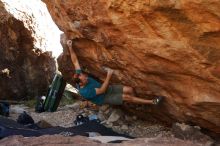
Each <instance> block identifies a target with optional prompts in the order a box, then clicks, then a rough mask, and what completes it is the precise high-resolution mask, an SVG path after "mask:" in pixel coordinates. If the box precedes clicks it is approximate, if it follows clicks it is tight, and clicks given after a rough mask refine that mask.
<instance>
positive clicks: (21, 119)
mask: <svg viewBox="0 0 220 146" xmlns="http://www.w3.org/2000/svg"><path fill="white" fill-rule="evenodd" d="M17 123H19V124H22V125H28V124H34V120H33V119H32V117H31V116H30V115H28V114H27V113H26V112H25V111H24V112H23V113H22V114H20V115H19V116H18V119H17Z"/></svg>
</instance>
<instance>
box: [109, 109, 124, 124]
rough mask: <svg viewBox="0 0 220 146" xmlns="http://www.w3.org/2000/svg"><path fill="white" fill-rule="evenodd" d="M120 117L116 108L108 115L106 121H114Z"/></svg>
mask: <svg viewBox="0 0 220 146" xmlns="http://www.w3.org/2000/svg"><path fill="white" fill-rule="evenodd" d="M120 117H121V113H120V112H119V111H118V110H114V111H113V112H112V114H111V115H110V117H109V118H108V122H116V121H118V120H119V118H120Z"/></svg>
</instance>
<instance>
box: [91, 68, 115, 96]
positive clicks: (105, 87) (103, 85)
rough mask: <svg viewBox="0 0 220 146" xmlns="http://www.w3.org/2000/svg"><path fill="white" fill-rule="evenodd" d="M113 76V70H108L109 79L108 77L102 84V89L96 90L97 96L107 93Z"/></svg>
mask: <svg viewBox="0 0 220 146" xmlns="http://www.w3.org/2000/svg"><path fill="white" fill-rule="evenodd" d="M112 74H113V70H108V74H107V77H106V79H105V81H104V83H102V86H101V87H100V88H95V90H96V95H99V94H103V93H105V91H106V90H107V88H108V85H109V82H110V79H111V77H112Z"/></svg>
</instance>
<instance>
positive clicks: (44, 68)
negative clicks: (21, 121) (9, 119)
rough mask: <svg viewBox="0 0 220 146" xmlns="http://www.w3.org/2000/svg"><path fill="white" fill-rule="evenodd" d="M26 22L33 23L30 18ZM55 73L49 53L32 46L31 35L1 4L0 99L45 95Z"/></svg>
mask: <svg viewBox="0 0 220 146" xmlns="http://www.w3.org/2000/svg"><path fill="white" fill-rule="evenodd" d="M26 21H27V22H29V23H31V22H32V21H31V18H30V19H27V20H26ZM29 27H30V28H31V25H30V26H29ZM55 70H56V67H55V60H54V58H53V57H52V56H51V54H50V53H49V52H42V51H41V50H40V49H39V48H36V47H34V38H33V37H32V32H31V31H30V30H29V29H28V28H26V27H25V25H24V22H22V21H20V20H18V19H16V18H15V17H13V16H12V15H11V14H10V13H9V12H8V11H6V9H5V5H4V4H3V3H2V2H1V1H0V93H1V94H0V99H10V100H11V99H12V100H20V99H27V98H33V97H36V96H40V95H42V94H45V92H46V91H47V88H48V85H49V84H50V82H51V80H52V78H53V75H54V72H55Z"/></svg>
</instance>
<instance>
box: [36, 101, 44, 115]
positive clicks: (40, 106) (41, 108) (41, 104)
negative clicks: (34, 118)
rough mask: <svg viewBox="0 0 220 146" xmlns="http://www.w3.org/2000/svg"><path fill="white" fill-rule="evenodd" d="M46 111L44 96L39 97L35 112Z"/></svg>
mask: <svg viewBox="0 0 220 146" xmlns="http://www.w3.org/2000/svg"><path fill="white" fill-rule="evenodd" d="M44 111H45V110H44V100H43V99H42V97H38V98H37V103H36V105H35V112H37V113H42V112H44Z"/></svg>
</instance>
